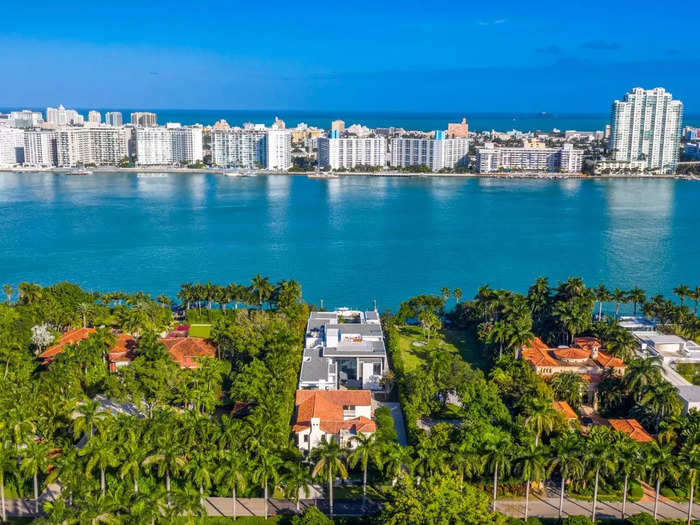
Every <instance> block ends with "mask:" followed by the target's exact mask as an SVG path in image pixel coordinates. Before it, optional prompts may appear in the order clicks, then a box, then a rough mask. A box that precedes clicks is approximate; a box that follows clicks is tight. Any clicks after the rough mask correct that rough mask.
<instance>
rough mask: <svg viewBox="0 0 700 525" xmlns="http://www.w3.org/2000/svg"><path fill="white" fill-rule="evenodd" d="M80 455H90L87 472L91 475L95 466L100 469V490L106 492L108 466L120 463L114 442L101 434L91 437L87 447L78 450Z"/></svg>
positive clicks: (86, 467) (86, 466)
mask: <svg viewBox="0 0 700 525" xmlns="http://www.w3.org/2000/svg"><path fill="white" fill-rule="evenodd" d="M78 455H79V456H88V461H87V463H86V464H85V474H86V475H87V476H88V477H90V476H91V475H92V471H93V470H94V469H95V467H97V468H99V469H100V490H101V491H102V493H103V494H104V493H105V490H106V486H105V471H106V470H107V468H108V467H116V466H117V465H118V463H117V458H116V454H115V450H114V444H113V443H112V442H111V440H110V439H109V438H108V437H106V436H104V435H102V434H100V435H97V436H93V437H91V438H90V439H89V440H88V442H87V444H86V445H85V447H83V448H82V449H80V452H78Z"/></svg>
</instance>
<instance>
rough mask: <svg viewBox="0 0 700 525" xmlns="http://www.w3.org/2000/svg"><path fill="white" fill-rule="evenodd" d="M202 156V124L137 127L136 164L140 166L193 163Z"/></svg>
mask: <svg viewBox="0 0 700 525" xmlns="http://www.w3.org/2000/svg"><path fill="white" fill-rule="evenodd" d="M202 158H203V152H202V128H201V126H193V127H171V128H164V127H139V128H137V129H136V164H138V165H140V166H167V165H171V164H179V163H192V162H197V161H201V160H202Z"/></svg>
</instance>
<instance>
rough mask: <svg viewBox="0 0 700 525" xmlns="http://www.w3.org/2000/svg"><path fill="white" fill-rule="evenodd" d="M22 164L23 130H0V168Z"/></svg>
mask: <svg viewBox="0 0 700 525" xmlns="http://www.w3.org/2000/svg"><path fill="white" fill-rule="evenodd" d="M17 164H24V130H21V129H18V128H0V166H2V167H9V166H15V165H17Z"/></svg>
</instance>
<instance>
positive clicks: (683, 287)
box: [673, 284, 690, 306]
mask: <svg viewBox="0 0 700 525" xmlns="http://www.w3.org/2000/svg"><path fill="white" fill-rule="evenodd" d="M673 293H674V294H676V295H677V296H678V298H679V299H680V300H681V306H683V303H684V302H685V298H686V297H689V296H690V286H688V285H687V284H679V285H678V286H676V287H675V288H674V289H673Z"/></svg>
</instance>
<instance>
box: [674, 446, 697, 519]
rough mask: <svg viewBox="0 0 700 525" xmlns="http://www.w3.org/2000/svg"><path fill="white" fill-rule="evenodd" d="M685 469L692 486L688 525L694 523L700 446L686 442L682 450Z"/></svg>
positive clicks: (681, 456) (681, 457) (681, 458)
mask: <svg viewBox="0 0 700 525" xmlns="http://www.w3.org/2000/svg"><path fill="white" fill-rule="evenodd" d="M679 459H680V460H681V464H682V465H683V468H684V469H685V470H686V472H687V473H688V484H689V485H690V487H689V489H688V493H689V494H690V499H689V501H688V520H687V523H688V525H690V523H691V522H692V521H693V496H694V492H695V483H696V482H697V479H698V471H700V444H693V443H691V442H686V443H685V444H684V445H683V448H682V449H681V453H680V458H679Z"/></svg>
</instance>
